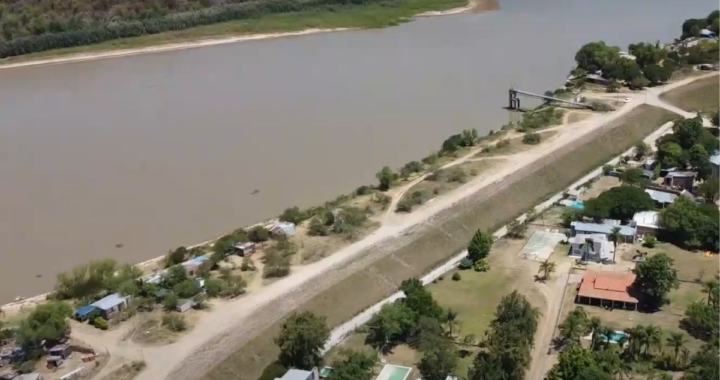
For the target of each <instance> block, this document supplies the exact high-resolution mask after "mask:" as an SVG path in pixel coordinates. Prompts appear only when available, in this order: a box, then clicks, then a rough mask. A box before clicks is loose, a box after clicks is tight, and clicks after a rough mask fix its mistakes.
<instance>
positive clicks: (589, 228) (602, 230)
mask: <svg viewBox="0 0 720 380" xmlns="http://www.w3.org/2000/svg"><path fill="white" fill-rule="evenodd" d="M570 225H571V226H572V227H573V228H574V229H575V231H579V232H590V233H593V232H594V233H599V234H605V235H609V234H610V233H612V230H613V228H615V227H618V228H620V235H623V236H635V228H633V227H630V226H623V225H616V224H597V223H583V222H572V223H571V224H570Z"/></svg>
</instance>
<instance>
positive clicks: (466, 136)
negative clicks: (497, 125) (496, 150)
mask: <svg viewBox="0 0 720 380" xmlns="http://www.w3.org/2000/svg"><path fill="white" fill-rule="evenodd" d="M460 136H461V137H462V142H461V145H462V146H465V147H467V146H474V145H475V142H476V141H477V139H478V131H477V129H475V128H473V129H465V130H463V131H462V133H461V134H460Z"/></svg>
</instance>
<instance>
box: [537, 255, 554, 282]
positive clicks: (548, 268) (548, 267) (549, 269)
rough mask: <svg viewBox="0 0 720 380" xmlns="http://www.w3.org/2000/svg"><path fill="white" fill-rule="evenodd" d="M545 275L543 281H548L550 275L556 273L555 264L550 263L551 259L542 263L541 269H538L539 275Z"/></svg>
mask: <svg viewBox="0 0 720 380" xmlns="http://www.w3.org/2000/svg"><path fill="white" fill-rule="evenodd" d="M540 272H542V273H543V279H545V280H547V279H549V278H550V273H553V272H555V263H554V262H552V261H550V260H549V259H546V260H545V261H543V262H541V263H540V268H539V269H538V273H540Z"/></svg>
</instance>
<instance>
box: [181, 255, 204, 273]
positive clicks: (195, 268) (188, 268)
mask: <svg viewBox="0 0 720 380" xmlns="http://www.w3.org/2000/svg"><path fill="white" fill-rule="evenodd" d="M208 260H209V259H208V257H207V256H198V257H194V258H192V259H190V260H188V261H186V262H184V263H182V264H180V265H182V266H183V268H185V272H187V274H188V276H190V277H195V276H197V274H198V272H199V271H200V267H201V266H202V264H203V263H204V262H206V261H208Z"/></svg>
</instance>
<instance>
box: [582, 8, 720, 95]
mask: <svg viewBox="0 0 720 380" xmlns="http://www.w3.org/2000/svg"><path fill="white" fill-rule="evenodd" d="M719 13H720V12H718V11H714V12H712V13H710V14H709V15H708V16H707V17H706V18H703V19H691V20H686V21H685V23H683V25H682V31H683V34H682V36H681V39H682V40H683V41H679V42H677V43H676V44H675V45H673V46H671V47H670V48H668V47H665V46H662V45H660V43H659V42H656V43H645V42H640V43H633V44H630V45H629V46H628V52H629V53H628V52H621V49H620V48H619V47H617V46H610V45H607V44H606V43H605V42H604V41H597V42H591V43H588V44H585V45H584V46H583V47H582V48H581V49H580V50H579V51H578V52H577V54H576V55H575V61H576V62H577V66H576V68H575V69H574V70H573V72H572V75H573V81H574V83H575V85H576V86H580V85H582V84H584V83H586V82H589V81H592V82H603V83H607V91H608V92H617V91H618V89H619V84H620V83H623V84H624V85H626V86H627V87H629V88H631V89H641V88H643V87H647V86H657V85H662V84H664V83H666V82H667V81H668V80H670V78H671V77H672V76H673V73H675V72H676V71H677V70H678V69H680V68H683V67H688V66H690V67H691V66H694V65H698V64H712V63H717V62H718V59H719V58H718V54H719V50H718V40H717V39H716V38H709V39H699V38H700V32H701V30H702V29H706V28H714V27H715V25H717V23H718V14H719ZM700 25H704V26H703V27H702V28H700ZM687 38H694V39H696V40H691V41H689V40H686V39H687ZM598 76H599V77H601V79H602V81H600V80H598V79H597V77H598Z"/></svg>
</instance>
